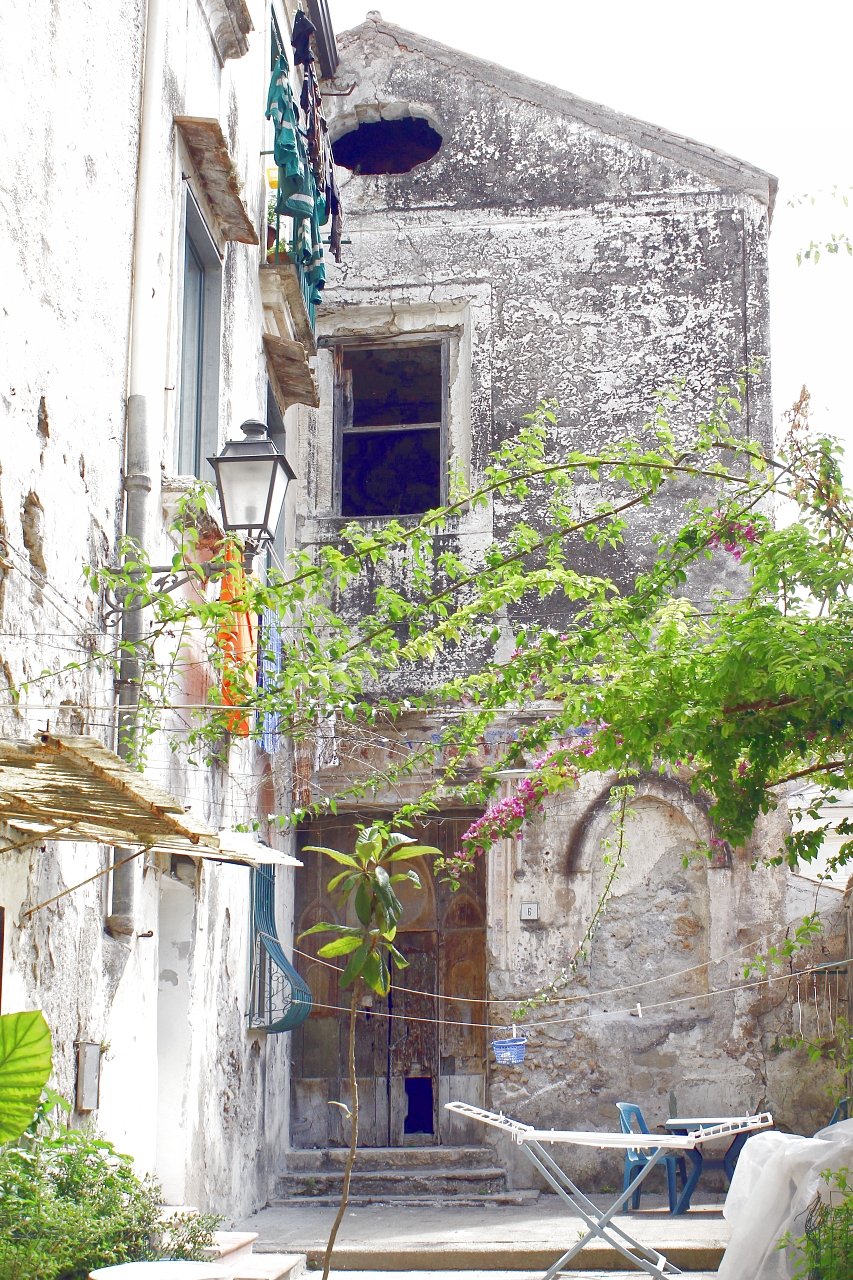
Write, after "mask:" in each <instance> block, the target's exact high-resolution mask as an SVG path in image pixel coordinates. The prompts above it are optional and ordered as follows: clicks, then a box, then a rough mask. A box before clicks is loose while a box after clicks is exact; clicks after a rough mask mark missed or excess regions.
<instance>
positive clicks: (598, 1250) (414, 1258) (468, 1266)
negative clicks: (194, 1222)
mask: <svg viewBox="0 0 853 1280" xmlns="http://www.w3.org/2000/svg"><path fill="white" fill-rule="evenodd" d="M580 1225H581V1224H580V1222H579V1223H578V1226H580ZM643 1243H644V1244H646V1245H651V1241H643ZM570 1244H571V1241H570V1240H568V1238H567V1240H566V1242H565V1244H564V1246H563V1248H553V1247H548V1246H547V1245H536V1244H531V1245H512V1244H499V1245H479V1246H477V1245H429V1244H425V1245H420V1246H408V1247H407V1246H405V1245H401V1244H399V1243H398V1242H397V1241H394V1243H393V1246H389V1247H388V1249H386V1250H381V1249H376V1248H373V1247H364V1248H358V1247H355V1246H352V1245H342V1246H340V1247H339V1248H338V1247H336V1248H335V1251H334V1253H333V1255H332V1269H333V1270H335V1271H389V1272H390V1271H539V1272H542V1271H547V1269H548V1268H549V1267H551V1266H552V1265H553V1264H554V1263H555V1262H556V1261H557V1259H558V1258H560V1257H561V1256H562V1254H563V1253H564V1252H565V1249H566V1248H568V1247H569V1245H570ZM655 1247H659V1248H661V1250H662V1252H663V1253H665V1255H666V1258H667V1260H668V1261H669V1262H671V1263H672V1264H673V1266H675V1267H679V1268H680V1269H681V1270H682V1271H711V1272H714V1271H716V1270H717V1268H718V1267H719V1265H720V1263H721V1262H722V1259H723V1254H724V1253H725V1245H724V1244H723V1243H722V1242H715V1243H708V1242H704V1241H695V1242H694V1241H688V1242H681V1243H678V1242H675V1241H673V1242H670V1243H667V1244H666V1245H661V1246H655ZM305 1252H306V1254H307V1258H308V1267H309V1268H310V1269H314V1268H316V1267H318V1266H321V1265H322V1262H323V1256H324V1254H325V1246H324V1245H317V1246H310V1245H309V1246H308V1247H307V1248H306V1250H305ZM257 1253H258V1256H259V1257H261V1256H263V1253H264V1248H263V1246H261V1248H259V1249H258V1250H257ZM566 1269H567V1270H569V1271H614V1270H615V1271H622V1270H624V1271H630V1272H632V1274H633V1272H634V1268H632V1267H631V1266H630V1265H629V1264H628V1263H627V1260H626V1259H625V1258H623V1256H622V1254H620V1253H618V1252H617V1250H616V1249H612V1248H610V1247H608V1246H606V1245H601V1244H597V1243H595V1244H590V1245H588V1246H587V1248H585V1249H583V1250H582V1251H581V1252H580V1253H579V1254H576V1255H575V1257H574V1258H573V1259H572V1261H571V1265H570V1266H569V1267H567V1268H566Z"/></svg>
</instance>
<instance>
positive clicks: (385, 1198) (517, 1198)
mask: <svg viewBox="0 0 853 1280" xmlns="http://www.w3.org/2000/svg"><path fill="white" fill-rule="evenodd" d="M539 1195H540V1192H538V1191H535V1190H532V1191H530V1190H522V1191H488V1192H486V1193H485V1194H484V1195H477V1196H470V1195H468V1196H466V1195H457V1194H454V1193H451V1192H442V1191H436V1192H435V1193H434V1194H432V1195H426V1194H421V1195H416V1194H413V1195H407V1196H391V1195H386V1194H385V1193H384V1192H382V1191H376V1192H374V1193H373V1194H372V1195H371V1194H369V1193H365V1192H355V1193H352V1194H350V1196H349V1197H348V1200H347V1203H348V1204H351V1205H356V1206H364V1205H369V1204H389V1205H396V1206H397V1207H398V1208H405V1207H412V1208H414V1207H417V1206H422V1207H425V1208H429V1207H432V1208H438V1207H439V1206H443V1205H449V1206H454V1207H456V1208H459V1209H464V1208H470V1207H472V1206H474V1205H487V1204H520V1205H524V1204H535V1202H536V1201H537V1200H538V1198H539ZM340 1202H341V1198H340V1196H323V1195H318V1196H312V1195H303V1196H277V1197H276V1199H275V1200H270V1202H269V1205H268V1207H269V1208H270V1209H292V1208H295V1207H304V1206H305V1205H308V1204H311V1205H316V1206H317V1207H318V1208H320V1209H325V1208H337V1206H338V1205H339V1204H340Z"/></svg>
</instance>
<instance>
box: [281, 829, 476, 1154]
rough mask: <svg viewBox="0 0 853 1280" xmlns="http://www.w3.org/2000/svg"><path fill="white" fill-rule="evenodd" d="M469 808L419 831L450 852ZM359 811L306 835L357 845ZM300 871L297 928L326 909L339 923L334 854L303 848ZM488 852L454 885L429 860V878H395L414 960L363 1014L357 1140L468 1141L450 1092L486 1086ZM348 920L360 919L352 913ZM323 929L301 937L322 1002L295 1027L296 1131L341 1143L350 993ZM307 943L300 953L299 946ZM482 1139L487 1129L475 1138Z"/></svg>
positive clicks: (302, 1142)
mask: <svg viewBox="0 0 853 1280" xmlns="http://www.w3.org/2000/svg"><path fill="white" fill-rule="evenodd" d="M473 816H475V815H473V814H465V815H459V816H457V815H452V816H451V815H448V816H444V815H442V817H441V818H440V819H438V820H437V821H433V822H430V823H428V824H425V825H424V827H423V828H422V829H420V830H417V831H414V832H413V833H412V834H414V835H415V836H416V837H417V839H418V840H419V841H420V842H422V843H424V844H432V845H436V846H438V847H439V848H441V849H442V850H443V851H445V852H447V853H450V852H452V851H453V850H454V849H456V848H458V845H459V838H460V836H461V834H462V832H463V831H464V830H465V827H466V826H467V825H468V824H469V823H470V821H471V818H472V817H473ZM359 820H361V821H364V818H363V817H362V818H361V819H359V818H358V817H356V816H355V815H349V816H344V815H339V816H338V817H336V818H329V819H324V820H321V821H318V822H315V823H314V824H312V825H311V826H310V827H307V826H306V828H305V829H304V831H302V832H301V833H300V844H301V845H312V844H320V845H330V846H331V847H333V848H337V849H340V850H342V851H343V852H349V851H351V849H352V846H353V844H354V840H355V823H356V822H357V821H359ZM301 857H302V859H303V861H304V863H305V866H304V869H303V870H302V871H299V872H297V877H296V886H297V890H296V932H297V934H298V933H301V932H302V931H303V930H304V929H306V928H309V927H310V926H311V925H312V924H316V923H317V922H318V921H319V920H321V919H322V920H327V921H329V922H331V923H343V921H342V920H341V919H340V916H339V914H338V912H337V910H336V909H335V904H334V901H333V900H332V899H331V898H330V896H329V895H328V893H327V891H326V884H327V883H328V881H329V879H330V878H331V877H332V875H334V871H335V868H334V867H333V865H332V863H331V862H330V861H329V859H327V858H324V857H323V856H322V855H319V854H311V853H306V852H304V851H303V853H302V854H301ZM484 871H485V869H484V867H483V865H482V860H478V865H477V867H476V869H475V872H474V873H473V875H472V876H471V877H470V878H469V880H468V881H467V882H466V884H465V885H464V886H463V887H462V888H461V889H460V890H459V891H458V892H457V893H452V892H451V890H450V887H449V886H448V885H446V884H443V883H441V882H440V881H438V880H436V879H435V878H434V877H433V876H432V875H431V874H430V868H429V866H428V865H424V866H422V868H421V872H420V874H421V880H422V888H421V889H420V890H417V889H415V887H414V886H413V885H410V884H406V883H405V882H404V883H403V884H401V885H399V886H398V891H399V895H400V898H401V901H402V903H403V918H402V927H401V929H400V931H399V932H398V934H397V945H398V946H399V949H400V950H401V951H402V953H403V955H404V956H405V957H406V959H407V960H408V962H409V964H408V968H405V969H402V970H396V969H392V987H391V991H390V993H389V996H388V998H387V999H386V1000H382V999H380V998H379V997H378V996H375V995H370V994H367V995H366V996H365V998H364V1000H363V1001H362V1002H361V1011H360V1013H359V1016H358V1021H357V1024H356V1076H357V1079H358V1090H359V1112H360V1117H359V1143H360V1144H361V1145H362V1146H379V1147H384V1146H408V1145H415V1146H423V1145H428V1144H430V1143H433V1142H435V1143H437V1142H444V1143H454V1142H464V1141H470V1140H472V1139H471V1135H470V1134H468V1133H467V1131H466V1132H463V1131H462V1130H461V1129H460V1128H459V1126H458V1124H456V1123H455V1121H454V1119H453V1117H452V1116H451V1115H450V1113H448V1112H445V1111H444V1109H443V1107H444V1103H445V1102H448V1101H450V1100H451V1098H461V1099H462V1100H463V1101H467V1102H475V1103H476V1102H479V1103H482V1102H483V1101H484V1098H485V1069H486V1068H485V1054H486V1038H485V1032H484V1030H483V1029H482V1027H481V1026H478V1025H477V1024H479V1023H482V1022H484V1021H485V1018H484V1016H483V1015H484V1013H485V1009H486V1006H485V1004H484V1003H482V1002H483V1001H484V999H485V995H486V945H485V874H484ZM348 922H349V923H354V919H353V920H352V921H348ZM324 941H325V939H323V938H322V937H312V938H306V939H304V940H303V941H302V942H301V943H300V942H297V944H296V945H297V948H298V951H297V953H296V964H297V968H298V969H299V972H300V973H301V974H302V975H303V977H305V979H306V981H307V982H308V984H309V986H310V987H311V991H312V994H313V996H314V1001H315V1005H314V1010H313V1012H312V1014H311V1017H310V1018H309V1019H308V1021H307V1022H305V1023H304V1024H303V1026H302V1027H299V1028H297V1030H296V1031H294V1033H293V1061H292V1108H291V1115H292V1121H291V1127H292V1136H291V1141H292V1143H293V1145H294V1146H296V1147H313V1146H318V1147H325V1146H329V1145H331V1146H336V1145H345V1144H346V1143H347V1141H348V1127H347V1126H346V1124H345V1123H344V1122H343V1119H342V1116H343V1112H342V1110H341V1108H340V1107H337V1106H334V1105H333V1104H334V1103H336V1102H342V1103H348V1101H349V1096H348V1095H349V1086H348V1083H347V1066H346V1063H347V1034H348V1023H349V1018H348V1009H349V1002H350V993H349V992H348V991H340V990H339V989H338V985H337V973H336V969H335V968H332V967H330V966H329V964H328V963H326V964H324V963H323V962H322V961H321V960H319V958H318V957H317V951H318V949H319V947H320V946H322V944H323V942H324ZM300 953H302V954H300ZM473 1140H474V1141H477V1140H479V1136H478V1137H475V1138H474V1139H473Z"/></svg>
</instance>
